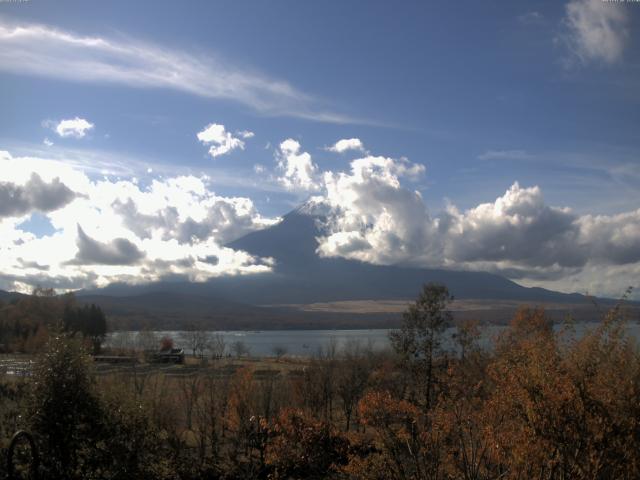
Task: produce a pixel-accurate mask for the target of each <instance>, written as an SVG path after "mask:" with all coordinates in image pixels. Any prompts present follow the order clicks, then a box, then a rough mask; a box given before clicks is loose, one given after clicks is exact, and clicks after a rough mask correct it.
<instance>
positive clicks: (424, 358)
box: [389, 283, 453, 409]
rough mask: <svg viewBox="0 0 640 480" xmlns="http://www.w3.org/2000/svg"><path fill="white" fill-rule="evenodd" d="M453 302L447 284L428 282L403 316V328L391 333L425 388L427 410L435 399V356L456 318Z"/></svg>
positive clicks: (400, 353) (399, 350) (415, 377)
mask: <svg viewBox="0 0 640 480" xmlns="http://www.w3.org/2000/svg"><path fill="white" fill-rule="evenodd" d="M451 301H453V297H452V296H451V295H449V290H448V289H447V287H445V286H444V285H438V284H435V283H429V284H426V285H424V286H423V288H422V292H421V293H420V295H419V296H418V299H417V300H416V301H415V303H414V304H412V305H410V306H409V308H408V309H407V310H406V311H405V312H404V314H403V315H402V326H401V327H400V330H395V331H393V332H391V333H390V334H389V338H390V341H391V345H392V347H393V349H394V350H395V351H396V353H397V354H399V355H400V358H401V360H402V362H403V364H404V365H405V366H406V367H407V368H408V369H409V371H410V372H411V373H412V374H413V375H414V381H415V382H416V385H417V386H418V388H421V389H422V395H423V398H424V406H425V408H426V409H429V408H430V407H431V403H432V399H433V396H432V394H433V386H434V372H433V364H434V357H435V355H436V354H437V352H438V351H439V349H440V344H441V340H442V339H441V337H442V334H443V332H444V331H445V329H446V328H447V327H448V326H449V324H450V323H451V320H452V315H451V312H450V311H448V310H447V309H446V308H447V305H448V304H449V303H450V302H451Z"/></svg>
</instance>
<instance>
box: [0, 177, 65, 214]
mask: <svg viewBox="0 0 640 480" xmlns="http://www.w3.org/2000/svg"><path fill="white" fill-rule="evenodd" d="M75 197H76V193H75V192H73V191H72V190H71V189H70V188H69V187H67V186H66V185H65V184H64V183H62V182H61V181H60V179H59V178H54V179H53V180H52V181H51V183H46V182H44V181H43V180H42V178H40V175H38V174H37V173H33V174H32V175H31V178H30V179H29V181H28V182H27V183H26V184H25V185H17V184H15V183H11V182H0V218H2V217H18V216H21V215H25V214H27V213H29V212H32V211H34V210H38V211H41V212H52V211H54V210H57V209H59V208H61V207H64V206H65V205H66V204H68V203H69V202H71V201H72V200H73V199H74V198H75Z"/></svg>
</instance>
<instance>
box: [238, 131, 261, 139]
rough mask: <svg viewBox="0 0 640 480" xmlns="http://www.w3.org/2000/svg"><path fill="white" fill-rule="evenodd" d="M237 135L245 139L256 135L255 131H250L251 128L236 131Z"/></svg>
mask: <svg viewBox="0 0 640 480" xmlns="http://www.w3.org/2000/svg"><path fill="white" fill-rule="evenodd" d="M236 134H237V135H239V136H241V137H242V138H244V139H245V140H246V139H247V138H253V137H255V135H256V134H255V133H253V132H251V131H249V130H239V131H237V132H236Z"/></svg>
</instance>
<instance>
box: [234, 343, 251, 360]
mask: <svg viewBox="0 0 640 480" xmlns="http://www.w3.org/2000/svg"><path fill="white" fill-rule="evenodd" d="M231 349H232V350H233V353H235V355H236V357H238V358H240V357H244V356H245V355H246V356H249V355H250V354H251V350H250V349H249V347H248V346H247V344H246V343H244V342H243V341H242V340H236V341H235V342H233V344H231Z"/></svg>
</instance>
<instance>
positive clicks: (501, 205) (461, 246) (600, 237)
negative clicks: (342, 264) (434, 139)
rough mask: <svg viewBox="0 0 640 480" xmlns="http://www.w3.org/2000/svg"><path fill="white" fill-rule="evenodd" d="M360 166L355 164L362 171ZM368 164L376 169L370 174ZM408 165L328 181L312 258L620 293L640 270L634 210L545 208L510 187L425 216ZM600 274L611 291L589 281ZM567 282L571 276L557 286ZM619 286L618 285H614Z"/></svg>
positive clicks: (532, 193) (537, 198)
mask: <svg viewBox="0 0 640 480" xmlns="http://www.w3.org/2000/svg"><path fill="white" fill-rule="evenodd" d="M358 162H360V165H358ZM372 166H375V167H376V168H375V169H373V170H372ZM411 170H412V167H411V166H410V165H406V164H405V165H400V166H399V165H398V164H397V161H395V160H391V159H378V160H376V161H372V159H362V160H359V161H355V162H352V167H351V172H350V173H339V174H333V173H332V174H325V181H326V186H327V192H326V195H324V196H318V197H315V201H317V202H321V203H323V204H325V205H328V206H330V208H329V210H328V213H326V214H325V215H326V218H327V220H326V226H325V233H324V235H323V236H321V237H320V238H319V239H318V240H319V247H318V253H319V254H320V255H322V256H340V257H345V258H351V259H357V260H361V261H366V262H371V263H376V264H385V265H392V264H404V265H411V266H422V267H431V268H434V267H437V268H455V269H470V270H482V271H491V272H495V273H500V274H502V275H505V276H507V277H508V278H512V279H518V280H521V281H525V283H527V282H528V284H532V285H544V282H549V285H553V286H554V287H555V288H560V289H561V290H566V289H567V285H574V284H575V285H578V284H579V282H580V281H582V282H583V284H582V285H583V288H582V291H585V289H586V288H585V286H586V285H591V286H592V287H593V285H598V287H597V289H595V290H591V291H592V292H596V293H599V292H605V293H606V294H611V293H612V292H614V293H615V292H617V293H620V292H621V291H624V289H625V288H626V287H627V286H628V285H635V283H637V278H634V277H633V275H632V274H631V272H637V271H638V270H639V269H640V210H636V211H633V212H627V213H621V214H618V215H600V216H592V215H583V216H578V215H576V214H575V213H573V212H572V211H571V210H570V209H568V208H560V207H553V206H549V205H547V204H546V203H545V201H544V197H543V195H542V191H541V189H540V188H539V187H536V186H534V187H528V188H523V187H521V186H520V185H519V184H518V183H517V182H516V183H514V184H513V185H512V186H511V187H510V188H509V189H508V190H507V191H506V192H505V193H504V195H502V196H500V197H498V198H497V199H496V200H495V201H493V202H490V203H484V204H480V205H478V206H476V207H473V208H470V209H468V210H466V211H460V210H459V209H458V208H456V207H455V206H454V205H450V206H449V207H448V208H447V210H446V211H445V212H443V213H441V214H440V215H438V216H435V217H433V216H431V215H430V214H429V212H428V209H427V207H426V205H425V204H424V202H423V201H422V198H421V197H420V195H419V194H418V193H416V192H412V191H411V190H410V189H408V188H406V187H405V186H404V185H403V184H402V182H401V178H402V177H403V176H404V174H405V173H406V172H410V171H411ZM598 267H599V268H600V270H601V271H602V273H603V275H604V274H605V271H606V272H609V271H610V270H611V271H613V270H615V271H617V272H620V275H619V276H617V277H615V276H613V275H608V274H607V275H606V276H607V278H609V280H608V282H609V284H608V287H607V288H604V287H603V285H602V282H601V281H599V282H593V281H592V280H588V275H587V272H591V273H590V274H591V275H595V274H596V273H597V272H598ZM563 278H567V279H572V281H571V282H569V283H568V284H566V285H565V286H564V287H561V286H560V285H561V282H562V279H563ZM611 282H615V286H614V285H613V284H611Z"/></svg>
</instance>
